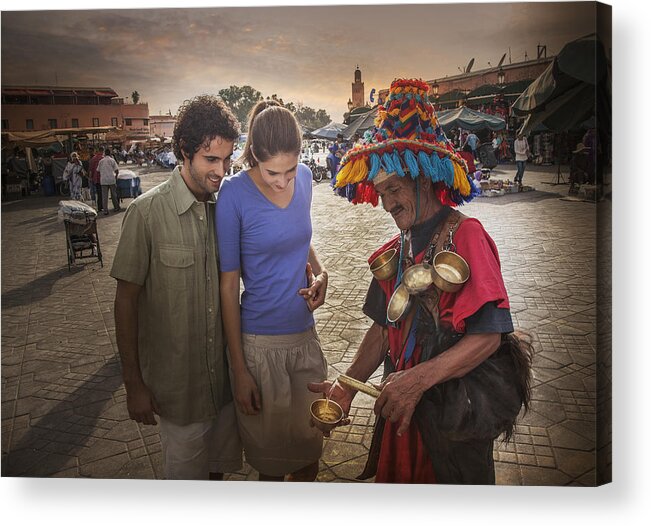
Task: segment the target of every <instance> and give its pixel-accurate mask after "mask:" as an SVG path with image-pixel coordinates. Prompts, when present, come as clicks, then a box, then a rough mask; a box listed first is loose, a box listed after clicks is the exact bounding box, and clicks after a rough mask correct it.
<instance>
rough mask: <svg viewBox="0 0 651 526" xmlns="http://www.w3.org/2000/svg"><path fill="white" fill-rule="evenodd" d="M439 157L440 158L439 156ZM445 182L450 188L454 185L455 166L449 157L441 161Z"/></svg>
mask: <svg viewBox="0 0 651 526" xmlns="http://www.w3.org/2000/svg"><path fill="white" fill-rule="evenodd" d="M437 157H438V156H437ZM441 165H442V168H443V177H444V181H445V183H446V184H447V185H448V186H453V185H454V165H453V164H452V160H451V159H450V158H449V157H443V159H441Z"/></svg>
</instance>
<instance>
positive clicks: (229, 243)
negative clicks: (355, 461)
mask: <svg viewBox="0 0 651 526" xmlns="http://www.w3.org/2000/svg"><path fill="white" fill-rule="evenodd" d="M300 152H301V129H300V127H299V125H298V123H297V122H296V119H295V118H294V116H293V115H292V114H291V112H289V111H288V110H287V109H285V108H282V107H280V106H279V105H277V104H275V103H269V102H261V103H259V104H258V105H257V106H255V107H254V108H253V110H252V112H251V115H250V117H249V135H248V139H247V143H246V145H245V147H244V152H243V154H242V156H243V158H244V160H245V162H246V163H247V164H248V166H249V167H250V168H249V169H247V170H243V171H241V172H239V173H237V174H235V175H233V176H232V177H230V178H227V179H225V180H224V181H223V182H222V186H221V189H220V191H219V194H218V202H217V211H216V223H217V241H218V245H219V258H220V267H221V272H220V278H219V279H220V293H221V302H222V305H221V308H222V317H223V321H224V329H225V334H226V339H227V342H228V353H229V362H230V369H231V378H232V388H233V396H234V399H235V406H236V409H237V416H238V426H239V429H240V435H241V437H242V443H243V445H244V451H245V454H246V459H247V462H248V463H249V464H250V465H251V466H253V467H254V468H255V469H256V470H257V471H258V472H259V474H260V480H283V479H284V476H285V475H289V477H288V480H293V481H312V480H314V479H315V478H316V475H317V473H318V467H319V464H318V463H319V458H320V456H321V449H322V445H323V442H322V440H323V439H322V434H321V433H320V432H319V431H317V430H316V429H315V428H313V427H311V426H310V411H309V407H310V404H311V402H312V401H313V400H314V399H315V397H318V395H314V394H313V393H310V392H309V391H308V389H307V384H308V383H309V382H313V381H315V380H317V379H325V378H326V375H327V370H326V367H327V364H326V361H325V358H324V357H323V353H322V351H321V345H320V342H319V338H318V336H317V334H316V331H315V329H314V317H313V316H312V311H313V310H314V309H316V308H317V307H319V306H320V305H322V304H323V302H324V301H325V294H326V289H327V284H328V274H327V273H326V271H325V269H323V268H322V266H321V264H320V263H319V260H318V259H317V256H316V253H315V251H314V248H313V247H312V244H311V239H312V224H311V220H310V207H311V202H312V174H311V172H310V169H309V168H308V167H307V166H305V165H303V164H299V163H298V157H299V154H300ZM240 277H241V278H242V280H243V282H244V293H243V294H242V304H241V307H240V301H239V300H240Z"/></svg>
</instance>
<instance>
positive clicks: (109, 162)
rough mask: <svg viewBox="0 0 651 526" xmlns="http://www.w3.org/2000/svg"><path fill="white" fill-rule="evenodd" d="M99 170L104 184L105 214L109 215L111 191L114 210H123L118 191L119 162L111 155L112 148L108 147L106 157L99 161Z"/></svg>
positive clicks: (103, 200)
mask: <svg viewBox="0 0 651 526" xmlns="http://www.w3.org/2000/svg"><path fill="white" fill-rule="evenodd" d="M97 171H98V172H99V179H100V183H101V185H102V203H103V204H104V215H108V213H109V211H108V194H109V190H110V191H111V201H112V203H113V210H114V211H115V212H121V211H122V208H120V198H119V196H118V191H117V185H116V181H117V176H118V173H119V172H120V170H119V168H118V163H117V162H115V159H113V157H111V150H109V149H108V148H107V149H106V150H104V157H102V159H100V161H99V162H98V163H97Z"/></svg>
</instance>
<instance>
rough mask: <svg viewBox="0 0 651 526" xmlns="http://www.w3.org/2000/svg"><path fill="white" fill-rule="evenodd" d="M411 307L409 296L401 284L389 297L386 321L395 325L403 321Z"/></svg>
mask: <svg viewBox="0 0 651 526" xmlns="http://www.w3.org/2000/svg"><path fill="white" fill-rule="evenodd" d="M410 307H411V296H410V295H409V292H407V289H406V288H405V286H404V285H403V284H402V283H401V284H400V285H398V288H397V289H396V290H395V291H394V292H393V294H392V295H391V299H390V300H389V306H388V307H387V321H389V322H390V323H396V322H398V321H400V320H401V319H403V318H404V317H405V316H406V314H407V313H408V312H409V308H410Z"/></svg>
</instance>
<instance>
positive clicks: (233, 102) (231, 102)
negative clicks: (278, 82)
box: [219, 86, 262, 130]
mask: <svg viewBox="0 0 651 526" xmlns="http://www.w3.org/2000/svg"><path fill="white" fill-rule="evenodd" d="M219 96H220V97H221V98H222V99H223V100H224V102H225V103H226V105H227V106H228V107H229V108H230V109H231V110H232V111H233V113H234V114H235V116H236V117H237V120H238V121H240V124H241V125H242V129H243V130H244V129H245V128H246V120H247V117H248V116H249V112H250V111H251V108H253V106H255V104H256V103H257V102H259V101H261V100H262V93H260V92H259V91H258V90H257V89H255V88H252V87H251V86H230V87H229V88H224V89H222V90H219Z"/></svg>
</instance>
